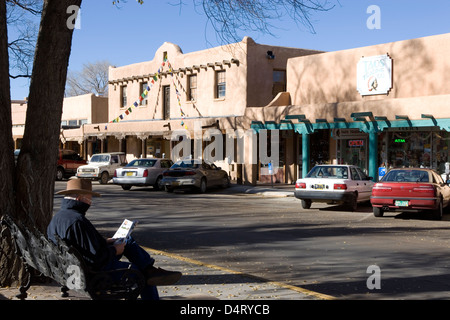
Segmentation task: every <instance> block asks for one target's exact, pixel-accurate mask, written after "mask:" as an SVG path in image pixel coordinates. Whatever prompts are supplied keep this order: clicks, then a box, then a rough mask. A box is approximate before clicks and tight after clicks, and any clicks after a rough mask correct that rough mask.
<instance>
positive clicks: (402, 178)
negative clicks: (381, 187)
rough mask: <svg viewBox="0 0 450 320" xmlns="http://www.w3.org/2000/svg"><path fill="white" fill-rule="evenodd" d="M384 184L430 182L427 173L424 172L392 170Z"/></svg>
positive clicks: (386, 176)
mask: <svg viewBox="0 0 450 320" xmlns="http://www.w3.org/2000/svg"><path fill="white" fill-rule="evenodd" d="M382 181H383V182H430V178H429V176H428V172H427V171H422V170H392V171H389V172H388V173H387V174H386V175H385V176H384V178H383V179H382Z"/></svg>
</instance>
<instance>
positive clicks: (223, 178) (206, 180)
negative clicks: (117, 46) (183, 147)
mask: <svg viewBox="0 0 450 320" xmlns="http://www.w3.org/2000/svg"><path fill="white" fill-rule="evenodd" d="M161 183H162V185H163V186H164V187H165V189H166V191H168V192H172V191H173V190H174V189H181V188H183V189H184V188H190V189H197V190H198V191H199V192H201V193H204V192H206V189H207V188H208V187H212V186H221V187H223V188H227V187H229V185H230V177H229V176H228V174H227V172H226V171H224V170H222V169H221V168H220V167H217V166H216V165H215V164H213V163H209V162H205V161H200V160H180V161H177V162H175V163H174V164H173V165H172V167H170V169H169V170H167V171H165V172H164V173H163V179H162V182H161Z"/></svg>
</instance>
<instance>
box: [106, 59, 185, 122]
mask: <svg viewBox="0 0 450 320" xmlns="http://www.w3.org/2000/svg"><path fill="white" fill-rule="evenodd" d="M166 64H167V67H168V69H169V73H170V74H171V76H172V83H173V86H174V88H175V92H176V95H177V101H178V106H179V107H180V114H181V126H182V127H183V128H185V129H186V130H187V125H186V124H185V123H184V117H185V115H186V114H185V113H184V112H183V109H182V107H181V99H180V97H181V93H180V91H179V90H178V88H177V85H176V83H175V79H174V75H173V69H172V65H171V63H170V62H169V61H168V59H167V57H165V58H164V60H163V62H162V63H161V66H160V67H159V68H158V72H157V73H156V74H155V75H154V76H153V77H151V78H150V79H149V80H150V81H149V82H148V85H147V88H145V89H144V91H143V92H142V94H141V95H140V96H139V98H138V99H137V100H136V101H135V102H133V104H132V105H131V106H130V107H128V108H127V109H126V110H125V111H124V112H123V113H122V114H121V115H120V116H118V117H117V118H115V119H113V120H111V121H110V123H117V122H120V121H122V120H123V119H124V118H125V117H126V116H128V115H129V114H130V113H132V112H133V109H134V108H137V107H138V106H139V105H140V104H141V103H142V101H143V100H144V99H145V98H146V97H147V95H148V94H149V92H150V90H151V89H152V87H153V85H154V84H155V83H156V82H157V81H158V80H159V79H160V78H161V73H162V71H163V68H164V66H165V65H166Z"/></svg>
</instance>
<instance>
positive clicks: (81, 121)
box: [78, 119, 88, 126]
mask: <svg viewBox="0 0 450 320" xmlns="http://www.w3.org/2000/svg"><path fill="white" fill-rule="evenodd" d="M87 123H88V121H87V119H81V120H78V124H79V125H80V126H82V125H83V124H87Z"/></svg>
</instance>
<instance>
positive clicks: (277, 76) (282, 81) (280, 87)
mask: <svg viewBox="0 0 450 320" xmlns="http://www.w3.org/2000/svg"><path fill="white" fill-rule="evenodd" d="M285 91H286V70H273V86H272V95H273V97H274V98H275V96H276V95H277V94H279V93H280V92H285Z"/></svg>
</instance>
